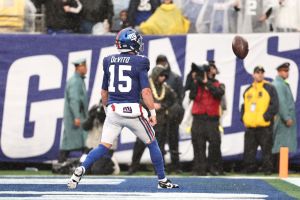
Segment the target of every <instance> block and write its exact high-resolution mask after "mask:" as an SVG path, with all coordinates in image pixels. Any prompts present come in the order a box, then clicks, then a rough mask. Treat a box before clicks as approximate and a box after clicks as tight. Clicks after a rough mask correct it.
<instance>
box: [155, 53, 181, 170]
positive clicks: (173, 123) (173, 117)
mask: <svg viewBox="0 0 300 200" xmlns="http://www.w3.org/2000/svg"><path fill="white" fill-rule="evenodd" d="M156 65H162V66H164V67H165V68H166V74H167V76H168V79H167V81H166V83H167V84H168V85H169V86H170V87H171V88H172V89H173V90H174V92H175V93H176V95H177V101H176V102H175V103H174V104H173V105H172V107H171V108H170V109H169V114H168V125H167V135H168V144H169V149H170V155H171V165H170V166H169V167H168V168H167V171H168V172H172V171H174V172H176V173H180V172H181V169H180V168H181V167H180V162H179V124H180V123H181V121H182V118H183V115H184V108H183V107H182V100H183V95H184V93H183V85H182V80H181V78H180V76H179V75H177V74H175V73H174V72H173V71H172V70H171V66H170V63H169V61H168V58H167V57H166V56H165V55H162V54H161V55H158V56H157V58H156Z"/></svg>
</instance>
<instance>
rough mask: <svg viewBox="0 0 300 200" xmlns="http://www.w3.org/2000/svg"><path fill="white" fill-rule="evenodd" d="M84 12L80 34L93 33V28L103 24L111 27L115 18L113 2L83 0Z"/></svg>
mask: <svg viewBox="0 0 300 200" xmlns="http://www.w3.org/2000/svg"><path fill="white" fill-rule="evenodd" d="M81 2H82V6H83V10H82V12H81V20H80V32H81V33H89V34H90V33H92V30H93V26H95V25H96V24H97V23H103V25H104V28H106V26H109V27H111V24H112V17H113V16H114V10H113V4H112V0H81Z"/></svg>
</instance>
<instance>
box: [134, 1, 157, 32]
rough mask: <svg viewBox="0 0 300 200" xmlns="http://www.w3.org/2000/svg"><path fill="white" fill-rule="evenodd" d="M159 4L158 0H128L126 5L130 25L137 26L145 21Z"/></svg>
mask: <svg viewBox="0 0 300 200" xmlns="http://www.w3.org/2000/svg"><path fill="white" fill-rule="evenodd" d="M160 4H161V2H160V0H130V2H129V7H128V21H129V24H130V26H132V27H135V26H139V25H140V23H142V22H144V21H146V20H147V19H148V18H149V17H150V16H151V15H152V14H153V13H154V11H155V10H156V8H158V7H159V6H160Z"/></svg>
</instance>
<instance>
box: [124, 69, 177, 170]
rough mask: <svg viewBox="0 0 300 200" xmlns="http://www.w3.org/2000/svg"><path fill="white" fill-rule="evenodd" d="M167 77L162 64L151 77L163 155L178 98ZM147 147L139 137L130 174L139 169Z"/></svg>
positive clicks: (158, 139) (155, 127)
mask: <svg viewBox="0 0 300 200" xmlns="http://www.w3.org/2000/svg"><path fill="white" fill-rule="evenodd" d="M167 78H168V76H167V72H166V68H165V67H164V66H162V65H157V66H156V67H154V68H153V70H152V73H151V75H150V77H149V82H150V88H151V90H152V94H153V98H154V107H155V110H156V118H157V124H156V125H155V126H154V127H153V128H154V130H155V136H156V139H157V142H158V145H159V148H160V150H161V152H162V154H163V155H165V154H166V151H165V144H166V142H167V136H168V135H167V128H168V127H167V126H168V115H169V109H170V107H171V106H172V105H173V104H174V103H175V101H176V100H177V97H176V93H175V92H174V91H173V90H172V89H171V88H170V86H168V85H167V84H165V81H166V80H167ZM145 148H146V146H145V144H144V143H143V142H142V141H141V140H140V139H138V138H137V140H136V142H135V144H134V148H133V155H132V163H131V166H130V168H129V170H128V175H131V174H133V173H135V172H136V171H137V170H138V168H139V163H140V160H141V158H142V155H143V153H144V150H145Z"/></svg>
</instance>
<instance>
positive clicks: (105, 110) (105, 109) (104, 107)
mask: <svg viewBox="0 0 300 200" xmlns="http://www.w3.org/2000/svg"><path fill="white" fill-rule="evenodd" d="M103 110H104V112H105V114H106V113H107V107H106V106H103Z"/></svg>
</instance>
